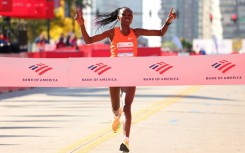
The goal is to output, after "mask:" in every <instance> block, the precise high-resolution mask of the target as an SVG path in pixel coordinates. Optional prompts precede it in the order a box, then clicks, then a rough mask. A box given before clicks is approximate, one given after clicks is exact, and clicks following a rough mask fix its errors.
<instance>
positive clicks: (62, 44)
mask: <svg viewBox="0 0 245 153" xmlns="http://www.w3.org/2000/svg"><path fill="white" fill-rule="evenodd" d="M65 46H66V44H65V42H64V35H63V34H61V35H60V38H59V41H58V43H57V44H56V48H62V47H65Z"/></svg>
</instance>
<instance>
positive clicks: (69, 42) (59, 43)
mask: <svg viewBox="0 0 245 153" xmlns="http://www.w3.org/2000/svg"><path fill="white" fill-rule="evenodd" d="M51 41H52V42H49V41H48V39H47V38H46V37H45V35H44V34H43V33H41V34H40V35H39V37H38V38H36V40H35V43H36V47H37V48H38V51H44V50H45V45H47V44H53V45H55V49H59V48H63V47H74V48H76V49H77V48H78V45H80V44H82V42H81V40H78V38H77V36H76V35H75V34H74V33H72V32H70V33H68V34H67V36H65V35H64V34H63V33H62V34H60V37H59V38H58V40H55V41H53V40H51Z"/></svg>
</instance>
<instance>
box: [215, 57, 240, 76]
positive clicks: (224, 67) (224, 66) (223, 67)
mask: <svg viewBox="0 0 245 153" xmlns="http://www.w3.org/2000/svg"><path fill="white" fill-rule="evenodd" d="M235 66H236V65H235V64H232V63H231V62H229V61H227V60H222V61H219V62H217V63H214V64H213V65H212V67H213V68H215V69H217V70H219V71H221V72H222V73H226V72H227V71H229V70H230V69H232V68H233V67H235Z"/></svg>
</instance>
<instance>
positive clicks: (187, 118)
mask: <svg viewBox="0 0 245 153" xmlns="http://www.w3.org/2000/svg"><path fill="white" fill-rule="evenodd" d="M244 91H245V85H229V86H228V85H226V86H160V87H154V86H150V87H137V91H136V97H135V100H134V103H133V110H132V112H133V123H132V128H131V137H130V149H131V151H130V152H131V153H149V152H152V153H207V152H208V153H244V152H245V117H244V116H245V94H244ZM112 119H113V115H112V112H111V106H110V99H109V93H108V89H107V88H32V89H27V90H22V91H16V92H12V93H3V94H0V153H87V152H89V153H117V152H120V151H119V145H120V144H121V142H122V131H119V132H118V133H113V132H112V131H111V121H112Z"/></svg>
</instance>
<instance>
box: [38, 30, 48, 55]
mask: <svg viewBox="0 0 245 153" xmlns="http://www.w3.org/2000/svg"><path fill="white" fill-rule="evenodd" d="M47 43H48V40H47V39H46V38H45V36H44V34H40V36H39V37H38V38H37V39H36V44H37V47H38V51H44V49H45V44H47Z"/></svg>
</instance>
